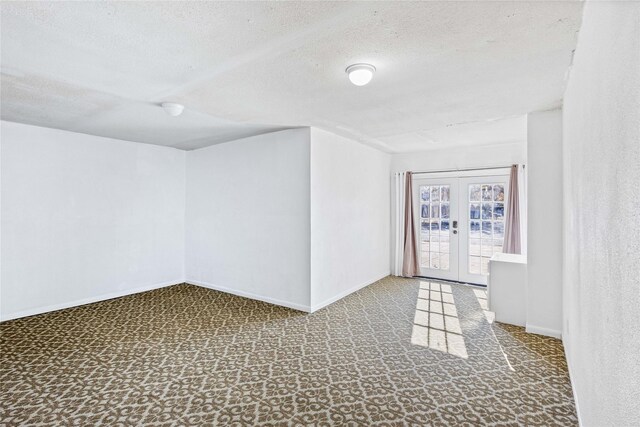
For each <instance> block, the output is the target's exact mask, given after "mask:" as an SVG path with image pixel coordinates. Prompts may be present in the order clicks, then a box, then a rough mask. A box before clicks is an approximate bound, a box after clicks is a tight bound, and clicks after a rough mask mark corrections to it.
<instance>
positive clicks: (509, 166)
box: [413, 165, 524, 175]
mask: <svg viewBox="0 0 640 427" xmlns="http://www.w3.org/2000/svg"><path fill="white" fill-rule="evenodd" d="M511 166H513V165H508V166H491V167H486V168H463V169H443V170H439V171H420V172H413V174H414V175H417V174H424V173H444V172H465V171H484V170H491V169H509V168H511ZM522 167H523V168H524V165H522Z"/></svg>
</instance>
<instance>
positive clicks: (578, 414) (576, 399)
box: [563, 343, 584, 426]
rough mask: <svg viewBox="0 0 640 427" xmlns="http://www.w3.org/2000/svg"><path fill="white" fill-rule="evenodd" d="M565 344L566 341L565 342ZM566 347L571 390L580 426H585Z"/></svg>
mask: <svg viewBox="0 0 640 427" xmlns="http://www.w3.org/2000/svg"><path fill="white" fill-rule="evenodd" d="M563 344H564V343H563ZM563 347H564V358H565V359H566V360H567V367H568V369H569V381H570V382H571V391H572V393H573V403H574V404H575V405H576V417H577V418H578V426H583V425H584V424H583V423H582V419H581V418H580V405H579V404H578V394H577V393H576V386H575V384H574V382H573V374H572V372H571V360H570V359H569V355H568V354H567V346H566V345H563Z"/></svg>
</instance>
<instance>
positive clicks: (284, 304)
mask: <svg viewBox="0 0 640 427" xmlns="http://www.w3.org/2000/svg"><path fill="white" fill-rule="evenodd" d="M186 283H187V284H189V285H194V286H200V287H202V288H207V289H212V290H214V291H220V292H224V293H226V294H230V295H236V296H239V297H243V298H249V299H252V300H258V301H262V302H266V303H269V304H273V305H278V306H281V307H287V308H292V309H294V310H298V311H303V312H305V313H311V307H310V306H308V305H304V304H298V303H295V302H290V301H284V300H280V299H276V298H272V297H268V296H265V295H259V294H255V293H252V292H246V291H242V290H239V289H234V288H229V287H226V286H220V285H215V284H213V283H209V282H203V281H202V280H193V279H187V280H186Z"/></svg>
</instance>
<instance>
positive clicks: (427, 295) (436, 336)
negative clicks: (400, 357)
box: [411, 281, 468, 359]
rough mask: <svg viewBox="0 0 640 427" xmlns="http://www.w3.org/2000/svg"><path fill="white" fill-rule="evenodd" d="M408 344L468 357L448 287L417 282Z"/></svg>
mask: <svg viewBox="0 0 640 427" xmlns="http://www.w3.org/2000/svg"><path fill="white" fill-rule="evenodd" d="M411 343H412V344H414V345H420V346H423V347H428V348H431V349H434V350H438V351H442V352H445V353H449V354H452V355H454V356H458V357H462V358H464V359H466V358H467V357H468V354H467V347H466V346H465V344H464V337H463V336H462V329H461V328H460V320H459V319H458V312H457V310H456V305H455V301H454V299H453V293H452V292H451V286H450V285H447V284H441V283H433V282H425V281H421V282H420V290H419V291H418V303H417V305H416V314H415V318H414V321H413V333H412V334H411Z"/></svg>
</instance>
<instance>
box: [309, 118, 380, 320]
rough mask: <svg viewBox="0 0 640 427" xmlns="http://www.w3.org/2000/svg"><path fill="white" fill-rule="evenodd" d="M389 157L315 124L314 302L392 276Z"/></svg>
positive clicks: (320, 303)
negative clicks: (390, 265)
mask: <svg viewBox="0 0 640 427" xmlns="http://www.w3.org/2000/svg"><path fill="white" fill-rule="evenodd" d="M389 162H390V156H389V155H388V154H385V153H383V152H381V151H379V150H376V149H373V148H370V147H367V146H364V145H362V144H359V143H357V142H355V141H352V140H350V139H347V138H343V137H340V136H337V135H334V134H332V133H329V132H325V131H322V130H319V129H316V128H312V129H311V305H312V309H313V310H315V309H318V308H320V307H322V306H325V305H327V304H329V303H331V302H333V301H336V300H337V299H340V298H342V297H344V296H346V295H348V294H350V293H351V292H354V291H356V290H357V289H360V288H362V287H363V286H366V285H369V284H370V283H372V282H375V281H376V280H379V279H381V278H382V277H385V276H387V275H389V262H388V260H389V243H390V242H389V236H390V224H391V219H390V216H389V215H390V194H389V191H390V186H389Z"/></svg>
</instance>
